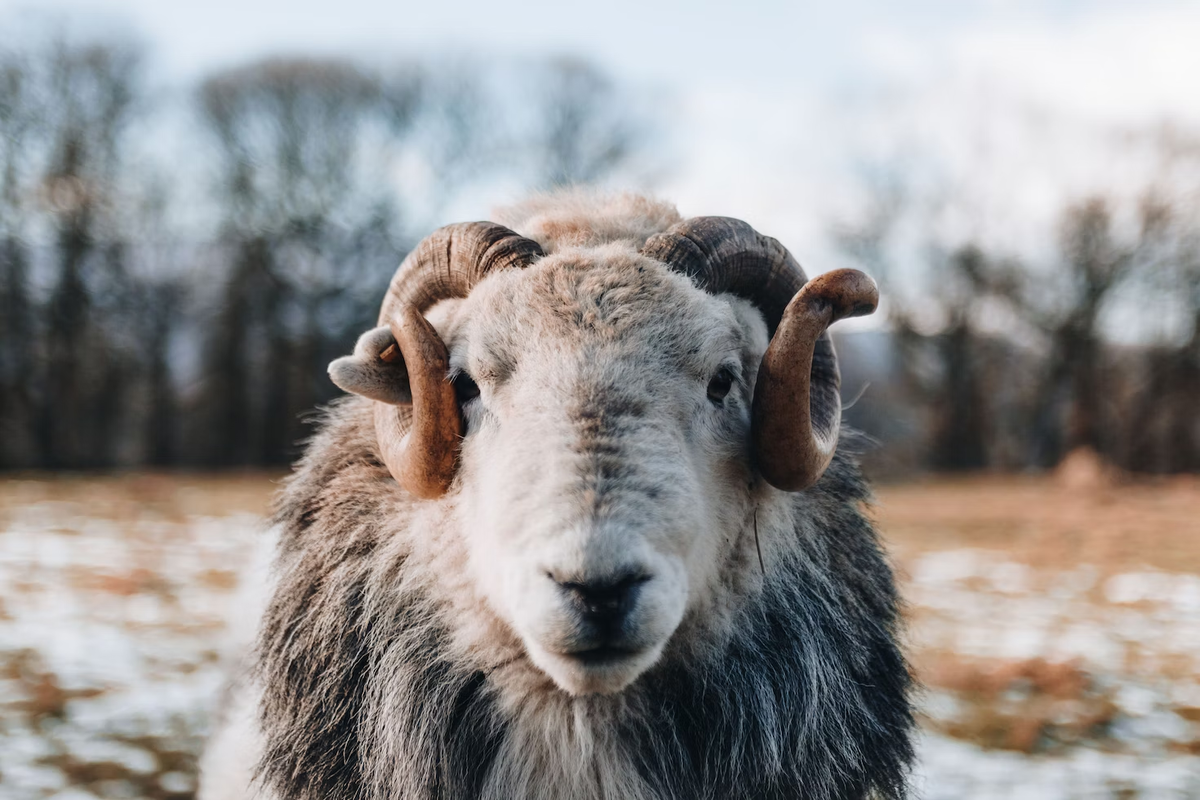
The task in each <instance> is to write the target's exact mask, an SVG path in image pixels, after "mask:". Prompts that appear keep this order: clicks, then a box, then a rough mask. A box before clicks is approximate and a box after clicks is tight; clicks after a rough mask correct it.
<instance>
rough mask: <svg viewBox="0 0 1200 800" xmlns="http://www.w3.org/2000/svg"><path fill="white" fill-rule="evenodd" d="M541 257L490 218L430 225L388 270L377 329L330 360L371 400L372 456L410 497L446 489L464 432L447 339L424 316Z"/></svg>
mask: <svg viewBox="0 0 1200 800" xmlns="http://www.w3.org/2000/svg"><path fill="white" fill-rule="evenodd" d="M541 255H542V248H541V246H540V245H538V243H537V242H535V241H533V240H532V239H526V238H525V237H523V236H519V235H518V234H516V233H514V232H513V231H511V230H509V229H508V228H505V227H504V226H502V225H497V224H495V223H492V222H467V223H460V224H457V225H447V226H446V227H444V228H440V229H439V230H437V231H434V232H433V233H432V234H430V235H429V236H428V237H426V238H425V239H424V240H423V241H422V242H421V243H420V244H418V245H417V246H416V248H415V249H414V250H413V251H412V252H411V253H409V255H408V257H407V258H406V259H404V262H403V263H402V264H401V265H400V268H399V269H397V270H396V274H395V276H394V277H393V278H392V282H391V285H390V286H389V287H388V293H387V296H386V297H385V298H384V301H383V307H382V308H381V309H380V312H379V326H380V327H378V328H376V329H375V330H373V331H368V332H367V333H366V334H364V335H363V337H362V338H360V339H359V344H358V346H357V347H356V348H355V353H354V355H352V356H347V357H345V358H340V359H338V360H337V361H334V362H333V363H332V364H330V367H329V374H330V377H331V378H333V381H334V383H336V384H337V385H338V386H340V387H341V388H343V389H345V390H346V391H348V392H353V393H355V394H362V395H365V396H367V397H371V398H372V399H374V400H376V401H377V402H376V404H375V435H376V438H377V439H378V441H379V451H380V455H381V456H382V457H383V461H384V463H385V464H386V465H387V468H388V471H389V472H391V473H392V476H393V477H394V478H395V479H396V481H397V482H398V483H399V484H400V485H401V486H403V487H404V488H405V489H406V490H408V491H409V492H410V493H412V494H413V495H415V496H417V497H422V498H429V499H432V498H436V497H440V496H441V495H443V494H445V493H446V491H447V490H448V489H449V488H450V484H451V482H452V481H453V480H454V475H455V472H456V471H457V469H458V445H459V440H460V439H461V438H462V429H463V424H462V417H461V415H460V412H459V408H458V402H457V400H456V399H455V395H454V387H453V385H452V384H451V383H450V381H449V379H448V376H449V370H450V361H449V354H448V353H447V350H446V345H445V343H443V342H442V339H441V337H440V336H438V333H437V331H436V330H434V328H433V326H432V325H430V324H429V322H428V321H427V320H426V319H425V317H424V316H423V313H424V312H425V311H427V310H428V309H429V308H430V307H431V306H433V305H434V304H435V303H437V302H439V301H441V300H445V299H448V298H452V297H466V296H467V294H468V293H469V292H470V291H471V289H472V287H474V286H475V284H477V283H478V282H479V281H480V280H482V279H483V278H484V277H486V276H487V275H488V274H490V273H491V272H494V271H496V270H500V269H508V268H510V267H517V268H522V267H525V266H528V265H529V263H530V262H532V261H533V260H534V259H535V258H538V257H539V256H541ZM389 333H390V335H389ZM405 383H407V386H405V385H403V384H405ZM381 387H383V388H381ZM405 400H408V401H410V402H405Z"/></svg>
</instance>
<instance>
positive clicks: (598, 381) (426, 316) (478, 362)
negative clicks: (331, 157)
mask: <svg viewBox="0 0 1200 800" xmlns="http://www.w3.org/2000/svg"><path fill="white" fill-rule="evenodd" d="M499 218H500V219H505V220H507V222H508V224H509V225H511V227H512V229H510V228H507V227H503V226H501V225H499V224H495V223H490V222H489V223H482V222H481V223H468V224H459V225H451V226H449V227H446V228H442V229H441V230H439V231H437V232H435V233H434V234H432V235H431V236H430V237H429V238H427V239H425V240H424V241H423V242H421V243H420V244H419V245H418V246H417V247H416V249H415V250H413V252H412V253H411V254H410V255H409V256H408V258H407V259H406V260H405V261H404V263H403V264H402V265H401V266H400V268H399V270H398V271H397V273H396V275H395V278H394V279H393V280H392V283H391V286H390V288H389V289H388V293H387V296H386V298H385V300H384V302H383V307H382V311H381V313H380V316H379V327H377V328H375V329H373V330H370V331H367V332H366V333H364V334H363V336H362V337H361V338H360V339H359V341H358V344H357V345H356V347H355V351H354V354H353V355H352V356H348V357H346V358H342V359H339V360H337V361H335V362H334V363H333V364H332V365H330V375H331V376H332V378H333V381H334V382H335V383H336V384H337V385H338V386H340V387H342V388H343V389H345V390H346V391H348V392H350V393H351V394H353V395H356V396H354V397H350V398H347V399H345V400H343V401H340V402H338V403H335V404H334V405H333V407H332V408H331V409H330V410H329V411H328V415H327V419H326V420H325V422H324V425H323V428H322V430H321V432H320V433H319V434H318V435H317V436H316V437H315V438H314V440H313V441H312V442H311V443H310V445H309V446H308V450H307V453H306V455H305V456H304V458H303V460H302V461H301V462H300V464H299V465H298V467H297V469H296V472H295V475H294V476H293V477H292V478H291V479H290V481H289V482H288V484H287V487H286V489H285V491H284V492H283V494H282V497H281V500H280V501H279V506H278V510H277V515H276V529H277V531H278V534H279V537H280V538H279V545H278V551H277V556H276V565H275V578H274V581H275V583H274V586H273V588H272V590H271V593H270V597H269V602H268V603H267V605H266V610H265V612H264V614H263V617H262V621H261V624H260V632H259V635H258V643H257V647H256V648H255V650H254V657H253V659H252V664H251V666H250V669H249V670H248V671H247V676H246V677H245V678H244V679H243V680H242V681H241V684H240V686H239V687H238V688H237V689H236V690H235V691H234V692H233V693H232V694H231V695H230V699H229V701H228V708H227V709H226V714H225V715H224V717H225V719H226V722H225V723H224V724H223V726H222V727H221V728H220V729H219V730H218V732H217V733H216V735H215V737H214V739H213V741H212V744H211V746H210V750H209V753H208V755H207V756H206V759H205V775H204V789H203V790H202V796H206V797H212V798H217V797H229V796H231V795H233V796H242V794H243V793H245V795H246V796H260V797H266V798H281V799H282V798H287V799H288V800H318V798H319V799H320V800H352V799H354V800H359V799H366V798H370V799H372V800H385V799H391V800H396V799H399V798H404V799H410V798H411V799H412V800H416V799H418V798H491V799H493V800H523V799H524V798H539V799H542V800H592V799H593V798H594V799H595V800H601V799H603V800H650V799H651V798H655V799H658V798H674V799H676V800H696V799H698V798H711V799H712V800H725V799H726V798H815V799H817V800H820V799H822V798H864V797H884V798H895V797H901V796H903V795H904V794H905V789H906V782H907V777H906V775H907V770H908V766H909V764H910V762H911V760H912V745H911V733H912V714H911V709H910V705H909V697H908V695H909V689H910V676H909V671H908V668H907V665H906V663H905V661H904V658H903V656H902V654H901V652H900V649H899V647H898V644H897V636H898V624H899V623H898V618H897V602H898V601H897V597H896V590H895V586H894V583H893V577H892V573H891V571H890V568H889V567H888V564H887V561H886V559H885V557H884V555H883V554H882V552H881V549H880V545H879V542H878V540H877V537H876V534H875V532H874V530H873V529H872V527H871V525H870V523H869V521H868V520H867V518H866V517H865V516H864V510H863V503H864V502H865V501H866V499H867V496H868V493H867V488H866V485H865V484H864V482H863V479H862V477H861V475H860V473H859V470H858V468H857V466H856V464H855V462H854V460H853V458H852V457H851V456H850V455H848V454H847V452H846V450H847V448H846V447H845V446H844V445H843V446H842V447H840V448H839V447H838V441H839V428H840V419H841V400H840V395H839V377H838V366H837V360H836V357H835V355H834V351H833V348H832V345H831V343H830V340H829V338H828V334H827V332H826V329H827V328H828V326H829V325H830V324H831V323H832V322H834V321H836V320H838V319H841V318H843V317H848V316H854V315H858V314H864V313H869V312H871V311H872V310H874V308H875V304H876V300H877V295H876V290H875V286H874V284H873V283H872V282H871V280H870V279H869V278H867V277H866V276H865V275H863V274H862V273H859V272H856V271H854V270H840V271H835V272H831V273H827V274H824V275H821V276H820V277H818V278H815V279H813V280H812V281H807V282H806V279H805V276H804V273H803V272H802V271H801V269H800V267H799V266H798V265H797V263H796V261H795V260H794V259H793V258H792V256H791V255H790V254H789V253H788V251H787V250H786V249H784V248H783V247H782V246H781V245H780V244H779V243H778V242H777V241H775V240H774V239H771V238H768V237H766V236H763V235H761V234H759V233H757V232H756V231H754V230H753V229H752V228H751V227H750V226H749V225H747V224H746V223H744V222H740V221H738V220H734V219H729V218H724V217H698V218H691V219H681V218H680V217H679V215H678V214H677V213H676V212H675V210H674V209H673V208H672V207H671V206H669V205H666V204H663V203H659V202H656V201H652V200H648V199H645V198H641V197H637V196H628V195H622V196H615V197H605V196H596V195H589V194H582V193H565V194H557V195H550V196H546V197H540V198H536V199H534V200H532V201H529V202H527V203H526V204H524V205H522V206H518V207H516V208H514V209H512V210H511V211H509V212H508V214H507V216H504V217H499ZM514 231H520V232H521V233H516V232H514ZM842 438H843V440H844V439H846V437H845V436H843V437H842ZM251 775H253V778H252V777H251ZM251 781H253V784H254V787H253V790H254V791H257V792H258V794H252V792H251V790H250V789H247V788H246V787H247V786H248V785H249V784H250V782H251ZM231 786H232V787H234V788H233V789H230V788H229V787H231Z"/></svg>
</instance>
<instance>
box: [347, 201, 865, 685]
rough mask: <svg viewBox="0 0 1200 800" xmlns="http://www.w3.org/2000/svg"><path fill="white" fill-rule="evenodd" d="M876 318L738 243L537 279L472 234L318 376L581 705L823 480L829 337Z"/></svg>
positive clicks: (498, 230)
mask: <svg viewBox="0 0 1200 800" xmlns="http://www.w3.org/2000/svg"><path fill="white" fill-rule="evenodd" d="M876 300H877V294H876V290H875V286H874V283H873V282H872V281H871V280H870V279H869V278H868V277H866V276H865V275H863V274H862V273H859V272H857V271H854V270H840V271H838V272H834V273H829V274H827V275H823V276H821V277H819V278H818V279H816V280H814V281H811V282H806V279H805V276H804V273H803V272H802V271H801V269H800V267H799V266H798V265H797V264H796V262H795V260H794V259H793V258H792V257H791V255H790V254H788V252H787V250H786V249H784V248H783V247H782V246H781V245H780V244H779V243H778V242H776V241H775V240H774V239H770V238H768V237H764V236H762V235H760V234H758V233H757V232H755V231H754V230H753V229H752V228H751V227H750V226H748V225H746V223H744V222H740V221H737V220H731V219H726V218H720V217H700V218H694V219H691V220H686V221H684V222H681V223H679V224H678V225H676V226H674V227H673V228H671V229H669V230H667V231H666V232H664V233H661V234H659V235H657V236H654V237H652V238H651V239H650V240H649V241H647V242H646V243H645V244H644V245H643V247H642V249H641V251H640V252H635V251H634V250H633V249H632V248H630V247H629V246H628V245H626V244H622V243H617V244H609V245H603V246H600V247H594V248H588V249H583V248H580V249H566V250H562V251H560V252H555V253H553V254H551V255H548V256H546V255H543V253H542V250H541V248H540V247H539V246H538V244H537V243H536V242H533V241H532V240H529V239H525V238H522V237H520V236H518V235H517V234H515V233H513V232H512V231H510V230H508V229H506V228H503V227H501V226H499V225H494V224H491V223H471V224H468V225H458V226H450V227H449V228H444V229H442V230H440V231H438V232H437V233H435V234H434V235H433V236H431V237H429V239H426V240H425V241H424V242H422V243H421V245H419V246H418V248H417V249H416V250H415V251H414V252H413V253H412V254H411V255H410V256H409V257H408V259H406V261H405V263H404V264H403V265H401V268H400V270H399V271H398V272H397V275H396V277H395V278H394V279H393V281H392V284H391V287H390V289H389V293H388V297H387V299H386V300H385V302H384V306H383V310H382V312H381V315H380V327H378V328H376V329H374V330H372V331H369V332H367V333H366V334H364V335H363V337H362V338H361V339H360V340H359V343H358V345H357V346H356V348H355V354H354V355H352V356H349V357H347V358H344V359H339V360H338V361H335V362H334V363H333V364H332V365H331V366H330V374H331V376H332V378H333V380H334V382H335V383H337V384H338V385H339V386H340V387H342V388H343V389H346V390H347V391H350V392H353V393H356V394H360V395H364V396H366V397H368V398H370V399H372V400H374V401H376V405H375V426H376V435H377V437H378V440H379V447H380V452H381V454H382V456H383V460H384V462H385V463H386V464H387V467H388V469H389V471H390V472H391V473H392V475H393V476H394V477H395V479H396V480H397V482H398V483H399V484H400V485H401V486H402V487H403V488H405V489H406V490H408V491H409V492H410V493H411V494H412V495H415V496H416V497H418V498H425V499H437V498H443V503H444V504H445V505H446V507H447V509H449V511H448V512H447V513H448V514H449V515H450V516H452V517H453V518H454V519H455V520H456V521H457V523H458V524H459V525H460V526H461V528H462V530H463V531H464V536H465V537H467V538H468V539H469V546H468V548H467V549H468V552H469V561H470V570H471V573H472V575H471V577H472V580H473V581H474V583H475V585H476V587H477V588H478V590H479V592H480V593H481V594H482V595H483V597H484V598H486V600H487V602H488V604H489V605H490V606H491V608H492V609H493V611H494V612H495V613H496V614H497V615H498V616H499V617H500V618H501V619H503V620H504V621H505V622H506V623H507V624H508V625H509V626H510V627H511V629H512V630H513V631H514V632H515V633H516V634H517V635H518V636H519V637H520V639H521V641H522V643H523V645H524V647H525V650H526V651H527V653H528V655H529V657H530V659H531V660H532V661H533V663H534V664H536V665H537V666H538V667H539V668H540V669H541V670H542V671H543V672H545V673H546V674H547V675H549V676H550V677H551V678H552V679H553V680H554V681H555V683H557V684H558V685H559V686H560V687H561V688H562V689H564V690H565V691H567V692H570V693H572V694H587V693H596V692H601V693H608V692H616V691H620V690H621V689H622V688H624V687H625V686H627V685H628V684H629V683H630V682H631V681H633V680H634V679H635V678H636V677H637V676H638V675H640V674H641V673H642V672H643V671H644V670H646V669H647V668H649V667H650V666H651V665H653V664H654V663H655V661H657V660H658V658H659V656H660V655H661V653H662V651H663V649H664V647H665V646H666V644H667V642H668V640H669V639H670V638H671V635H672V633H673V632H674V631H675V630H676V628H677V627H678V626H679V625H680V623H681V621H682V620H683V619H684V617H685V615H687V614H688V613H703V609H704V606H705V602H706V598H707V597H710V596H711V594H712V591H711V590H712V589H713V587H715V586H716V584H717V582H718V581H719V580H720V573H721V570H722V567H723V565H724V564H725V563H726V562H727V560H728V556H729V551H730V548H731V547H732V546H733V542H732V539H734V538H737V537H736V536H733V535H732V534H736V533H737V532H738V531H741V530H743V529H745V527H746V523H747V520H748V519H749V518H750V515H751V514H753V513H754V508H755V504H756V502H757V501H756V500H755V497H756V496H759V495H760V494H761V493H762V492H774V491H777V490H783V491H786V492H795V491H800V490H803V489H805V488H807V487H808V486H810V485H812V483H814V482H815V481H816V480H817V479H819V478H820V476H821V473H822V472H823V471H824V470H825V468H826V467H827V466H828V465H829V463H830V460H831V459H832V457H833V452H834V449H835V447H836V444H837V436H838V429H839V425H840V412H841V405H840V397H839V393H838V388H839V387H838V383H839V378H838V369H837V360H836V356H835V355H834V352H833V348H832V345H831V343H830V341H829V339H828V335H827V334H826V328H827V327H828V326H829V325H830V324H831V323H832V322H834V321H836V320H838V319H841V318H843V317H846V316H854V315H858V314H864V313H870V312H871V311H873V310H874V308H875V303H876ZM426 315H427V316H428V319H426ZM431 323H432V324H431ZM764 480H765V482H766V483H767V484H770V486H772V487H775V488H774V489H768V488H766V487H765V486H764V484H763V481H764ZM756 493H759V494H758V495H756Z"/></svg>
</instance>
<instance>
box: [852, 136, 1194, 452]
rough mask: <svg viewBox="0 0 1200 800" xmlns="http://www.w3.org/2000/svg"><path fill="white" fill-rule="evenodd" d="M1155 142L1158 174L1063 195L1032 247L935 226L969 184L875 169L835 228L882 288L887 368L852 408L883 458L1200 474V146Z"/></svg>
mask: <svg viewBox="0 0 1200 800" xmlns="http://www.w3.org/2000/svg"><path fill="white" fill-rule="evenodd" d="M1151 137H1152V138H1151V144H1150V146H1149V147H1148V148H1146V147H1144V148H1143V151H1144V152H1145V151H1148V152H1149V153H1150V155H1151V156H1152V158H1153V160H1155V161H1157V162H1158V167H1159V168H1158V169H1157V171H1156V172H1157V175H1158V176H1161V177H1156V178H1155V179H1154V180H1151V181H1149V182H1148V183H1147V184H1146V185H1145V186H1142V187H1140V188H1138V189H1136V190H1133V191H1126V192H1124V193H1122V194H1120V195H1118V194H1117V193H1115V192H1114V193H1106V194H1098V195H1093V196H1086V197H1083V198H1081V199H1079V200H1078V201H1076V202H1071V203H1068V204H1067V207H1066V208H1064V209H1063V210H1062V211H1061V212H1060V213H1059V215H1058V219H1057V224H1056V226H1055V228H1056V236H1055V237H1054V239H1055V241H1054V242H1053V244H1052V246H1051V247H1048V248H1045V250H1044V252H1042V253H1040V254H1034V255H1029V254H1028V253H1026V254H1024V255H1017V254H1016V253H1015V252H1014V251H1015V247H1013V248H1012V249H1009V248H1006V247H1005V246H1004V245H1003V244H1002V243H1001V244H997V243H996V242H995V241H992V242H991V243H990V244H986V243H984V242H983V241H982V240H983V238H984V237H982V236H974V237H973V236H971V235H961V234H960V235H958V236H953V235H950V234H946V233H941V234H940V235H939V231H940V230H944V229H945V228H946V227H949V226H946V225H944V224H942V223H944V222H945V220H946V219H947V217H948V216H949V215H948V214H946V213H944V212H946V211H947V209H948V208H949V211H950V212H955V211H958V212H959V213H960V214H961V206H960V207H959V208H957V209H956V208H954V207H953V206H954V204H955V203H963V198H962V197H961V195H956V194H955V193H954V192H950V191H946V190H945V187H938V188H937V190H936V191H934V192H925V193H922V192H920V191H917V190H914V189H913V185H914V184H916V183H917V181H916V180H913V179H910V177H911V176H909V175H907V173H908V172H910V171H911V170H906V168H905V166H904V165H890V167H889V168H888V169H887V170H883V171H877V172H876V173H875V176H874V178H873V179H872V180H871V181H870V182H869V183H870V185H871V192H870V195H871V199H870V200H869V201H868V202H867V203H866V206H865V208H864V210H863V213H862V214H861V216H860V218H859V219H857V220H856V221H855V222H853V224H850V225H847V226H844V227H843V228H841V229H840V230H839V231H838V238H839V240H840V243H841V245H842V247H843V249H844V250H845V252H846V253H848V254H849V255H850V256H851V258H852V259H853V260H854V261H855V262H857V263H858V264H859V265H862V266H863V267H864V268H866V269H868V270H869V271H871V272H872V273H873V274H875V275H877V276H879V277H880V278H881V281H882V283H883V288H884V296H885V297H886V304H885V312H886V315H887V320H888V323H889V327H890V337H889V341H888V347H889V348H890V350H891V357H890V358H889V359H888V362H889V364H890V365H891V370H890V374H888V375H884V376H882V378H883V381H884V382H883V383H882V384H880V385H879V386H876V387H874V390H873V391H871V392H868V393H867V396H866V397H865V398H864V403H863V407H862V408H859V409H857V411H855V412H852V414H857V416H858V419H860V420H861V424H863V425H864V427H867V428H869V429H873V430H876V431H877V432H878V433H879V435H880V436H881V438H883V439H884V440H885V441H886V442H887V443H888V445H889V447H888V448H885V451H884V453H883V456H884V458H883V461H884V462H887V461H889V460H890V462H891V465H890V466H892V467H893V468H894V469H897V470H900V471H903V470H906V469H911V468H912V467H914V466H915V467H922V468H926V469H933V470H942V471H957V470H980V469H994V470H1020V469H1030V468H1032V469H1041V468H1050V467H1054V466H1055V465H1057V464H1059V463H1060V462H1061V460H1062V459H1063V458H1064V457H1065V456H1066V455H1067V454H1068V453H1070V452H1072V451H1076V450H1082V451H1085V452H1089V453H1094V454H1096V455H1097V456H1099V458H1100V459H1102V461H1103V462H1106V463H1108V464H1112V465H1115V466H1117V467H1119V468H1122V469H1125V470H1128V471H1134V472H1146V473H1181V472H1198V471H1200V140H1197V139H1195V138H1192V137H1189V136H1186V135H1183V134H1182V133H1181V132H1180V131H1178V130H1176V129H1171V128H1166V129H1160V130H1156V131H1154V132H1152V134H1151ZM881 175H882V176H883V177H880V176H881ZM930 196H932V197H934V198H935V199H934V200H932V201H929V200H928V198H929V197H930ZM977 227H983V226H977ZM913 261H917V262H919V265H914V263H913ZM875 377H876V379H879V378H880V377H881V376H879V375H877V376H875ZM869 378H870V376H868V379H869Z"/></svg>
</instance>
